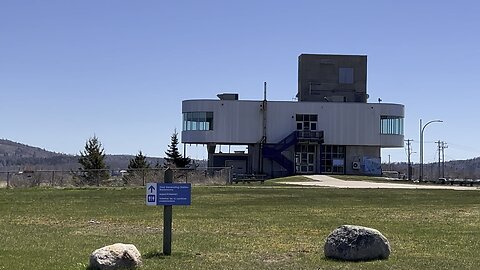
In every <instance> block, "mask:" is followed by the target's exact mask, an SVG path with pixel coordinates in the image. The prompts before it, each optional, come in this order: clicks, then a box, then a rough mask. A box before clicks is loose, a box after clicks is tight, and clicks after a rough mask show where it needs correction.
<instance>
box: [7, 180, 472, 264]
mask: <svg viewBox="0 0 480 270" xmlns="http://www.w3.org/2000/svg"><path fill="white" fill-rule="evenodd" d="M144 196H145V190H144V189H139V188H129V189H65V190H62V189H15V190H7V189H0V215H1V219H0V269H49V270H50V269H62V270H65V269H82V270H84V269H85V268H86V265H87V262H88V255H89V254H90V252H91V251H93V250H94V249H96V248H99V247H101V246H104V245H108V244H112V243H116V242H123V243H133V244H135V245H136V246H137V247H138V248H139V250H140V251H141V253H142V254H143V256H144V267H142V269H145V270H148V269H209V270H212V269H479V268H480V256H479V251H480V191H429V190H357V189H328V188H299V187H283V186H268V184H267V185H261V184H252V185H248V184H246V185H235V186H223V187H198V186H195V187H194V188H193V192H192V205H191V206H189V207H184V206H178V207H174V210H173V211H174V217H173V218H174V222H173V223H174V224H173V227H174V235H173V248H172V249H173V254H172V256H169V257H165V256H159V255H158V254H159V253H161V250H162V213H163V208H162V207H147V206H145V202H144ZM89 221H93V222H89ZM342 224H356V225H363V226H369V227H373V228H376V229H378V230H380V231H381V232H383V233H384V235H385V236H386V237H387V238H388V239H389V240H390V242H391V245H392V248H393V252H392V254H391V257H390V259H388V260H385V261H373V262H360V263H346V262H339V261H331V260H326V259H325V258H324V257H323V244H324V239H325V238H326V236H327V235H328V234H329V233H330V231H332V230H333V229H334V228H336V227H337V226H339V225H342Z"/></svg>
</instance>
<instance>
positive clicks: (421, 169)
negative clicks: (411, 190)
mask: <svg viewBox="0 0 480 270" xmlns="http://www.w3.org/2000/svg"><path fill="white" fill-rule="evenodd" d="M431 123H443V121H442V120H432V121H430V122H428V123H426V124H425V125H424V126H422V119H420V176H419V178H418V180H419V181H420V182H421V181H422V180H423V131H424V130H425V128H426V127H427V126H428V125H429V124H431Z"/></svg>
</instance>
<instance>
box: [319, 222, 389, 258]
mask: <svg viewBox="0 0 480 270" xmlns="http://www.w3.org/2000/svg"><path fill="white" fill-rule="evenodd" d="M390 250H391V248H390V243H389V242H388V239H387V238H386V237H385V236H383V235H382V234H381V233H380V232H379V231H377V230H375V229H372V228H367V227H362V226H354V225H343V226H340V227H338V228H337V229H335V230H334V231H333V232H331V233H330V235H329V236H328V237H327V240H326V242H325V247H324V252H325V257H327V258H331V259H337V260H346V261H369V260H376V259H388V256H390Z"/></svg>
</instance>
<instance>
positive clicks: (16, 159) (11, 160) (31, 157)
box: [0, 139, 163, 171]
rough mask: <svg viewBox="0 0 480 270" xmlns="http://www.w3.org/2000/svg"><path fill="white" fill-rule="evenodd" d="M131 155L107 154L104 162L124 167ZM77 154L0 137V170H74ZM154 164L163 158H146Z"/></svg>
mask: <svg viewBox="0 0 480 270" xmlns="http://www.w3.org/2000/svg"><path fill="white" fill-rule="evenodd" d="M133 157H134V156H133V155H107V156H106V158H105V162H106V163H107V166H108V168H110V169H125V168H127V167H128V163H129V162H130V159H132V158H133ZM78 158H79V156H76V155H66V154H62V153H56V152H52V151H47V150H45V149H41V148H39V147H34V146H30V145H26V144H22V143H17V142H13V141H10V140H5V139H0V171H9V170H22V169H30V170H38V169H43V170H76V169H78V168H80V164H79V163H78ZM147 160H148V162H150V164H152V166H154V165H155V164H156V163H157V162H158V163H159V164H163V158H152V157H148V158H147Z"/></svg>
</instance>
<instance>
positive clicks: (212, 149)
mask: <svg viewBox="0 0 480 270" xmlns="http://www.w3.org/2000/svg"><path fill="white" fill-rule="evenodd" d="M216 147H217V145H216V144H214V143H209V144H207V152H208V163H207V167H213V154H215V148H216Z"/></svg>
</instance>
